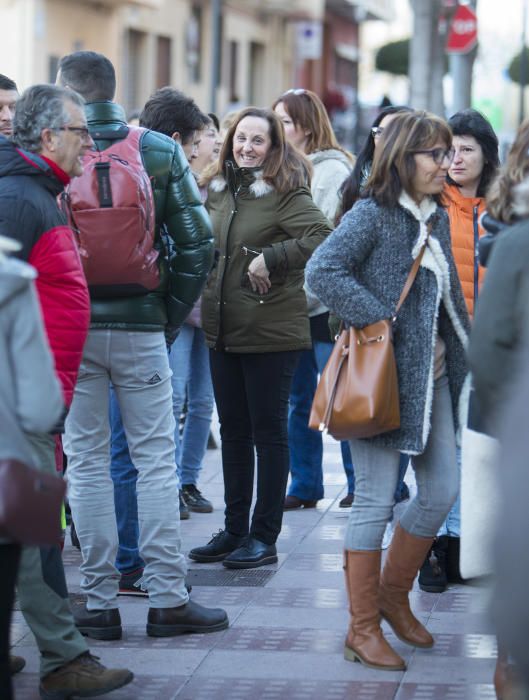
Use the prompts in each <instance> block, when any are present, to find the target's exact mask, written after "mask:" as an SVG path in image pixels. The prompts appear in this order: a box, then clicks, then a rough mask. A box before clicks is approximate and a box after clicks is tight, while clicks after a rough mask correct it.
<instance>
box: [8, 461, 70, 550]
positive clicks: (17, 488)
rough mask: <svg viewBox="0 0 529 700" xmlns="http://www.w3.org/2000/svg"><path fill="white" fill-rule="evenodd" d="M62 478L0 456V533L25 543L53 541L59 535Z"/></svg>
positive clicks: (57, 538) (38, 543) (62, 493)
mask: <svg viewBox="0 0 529 700" xmlns="http://www.w3.org/2000/svg"><path fill="white" fill-rule="evenodd" d="M65 492H66V484H65V483H64V479H62V478H61V477H60V476H55V475H54V474H46V473H44V472H41V471H38V470H37V469H33V467H28V465H27V464H24V463H23V462H19V461H18V460H16V459H2V460H0V536H1V537H7V538H8V539H10V540H13V541H15V542H20V543H21V544H25V545H54V544H59V541H60V539H61V505H62V501H63V498H64V494H65Z"/></svg>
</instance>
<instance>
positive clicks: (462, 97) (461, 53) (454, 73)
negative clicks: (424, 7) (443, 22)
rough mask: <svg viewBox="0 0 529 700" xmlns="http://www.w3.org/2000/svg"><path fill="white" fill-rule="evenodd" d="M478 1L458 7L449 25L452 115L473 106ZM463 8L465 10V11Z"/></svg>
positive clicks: (448, 48)
mask: <svg viewBox="0 0 529 700" xmlns="http://www.w3.org/2000/svg"><path fill="white" fill-rule="evenodd" d="M476 1H477V0H474V1H473V2H471V3H469V4H467V5H465V6H461V5H459V6H457V7H456V8H455V12H454V13H453V15H452V18H451V21H450V25H449V36H448V41H447V53H448V54H449V59H450V61H449V62H450V75H451V77H452V85H453V95H452V114H453V113H455V112H459V111H461V110H463V109H468V107H470V106H471V104H472V70H473V65H474V59H475V57H476V44H477V19H476V14H475V10H476ZM461 7H464V8H465V9H464V11H462V10H461ZM458 15H459V16H458ZM461 49H463V50H461Z"/></svg>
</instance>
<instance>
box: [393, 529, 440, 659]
mask: <svg viewBox="0 0 529 700" xmlns="http://www.w3.org/2000/svg"><path fill="white" fill-rule="evenodd" d="M432 541H433V538H431V537H415V536H414V535H410V533H409V532H406V530H404V528H402V527H401V526H400V525H397V527H396V528H395V532H394V534H393V539H392V540H391V544H390V546H389V549H388V554H387V558H386V561H385V562H384V569H383V570H382V575H381V577H380V596H379V603H380V614H381V615H382V617H383V618H384V619H385V620H387V621H388V622H389V624H390V625H391V626H392V628H393V631H394V632H395V634H396V635H397V637H398V638H399V639H400V640H402V641H403V642H406V643H407V644H411V645H412V646H414V647H421V648H425V649H428V648H430V647H432V646H433V644H434V640H433V637H432V635H431V634H430V633H429V632H428V630H427V629H426V627H424V625H423V624H421V623H420V622H419V620H418V619H417V618H416V617H415V616H414V614H413V613H412V611H411V609H410V602H409V599H408V593H409V592H410V591H411V588H412V586H413V581H414V579H415V577H416V576H417V571H418V570H419V567H420V566H421V564H422V563H423V561H424V557H425V556H426V552H427V551H428V550H429V549H430V547H431V545H432Z"/></svg>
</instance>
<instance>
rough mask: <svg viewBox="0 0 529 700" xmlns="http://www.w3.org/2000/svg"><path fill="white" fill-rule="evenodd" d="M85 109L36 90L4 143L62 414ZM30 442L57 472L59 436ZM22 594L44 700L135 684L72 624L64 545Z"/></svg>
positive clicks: (5, 171) (10, 228)
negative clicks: (72, 213)
mask: <svg viewBox="0 0 529 700" xmlns="http://www.w3.org/2000/svg"><path fill="white" fill-rule="evenodd" d="M83 106H84V102H83V100H82V98H81V97H79V95H77V94H75V93H73V92H69V91H66V90H64V89H62V88H58V87H56V86H51V85H36V86H34V87H32V88H30V89H29V90H27V91H26V92H25V93H24V94H23V95H22V97H21V98H20V99H19V101H18V103H17V112H15V116H14V119H13V134H12V138H13V141H14V143H13V142H11V141H9V140H8V139H7V138H5V135H6V131H8V129H6V128H5V126H6V121H7V120H5V119H4V121H3V126H4V129H3V134H4V136H0V235H5V236H9V237H12V238H16V239H17V240H18V241H19V242H20V243H21V245H22V249H21V251H20V253H19V254H18V255H19V257H21V258H22V259H24V260H26V261H28V262H29V263H30V264H31V265H33V266H34V267H35V268H36V270H37V272H38V279H37V292H38V297H39V301H40V306H41V309H42V315H43V319H44V326H45V329H46V333H47V336H48V341H49V344H50V347H51V350H52V353H53V357H54V361H55V370H56V372H57V374H58V376H59V378H60V380H61V383H62V388H63V395H64V403H65V407H68V406H69V405H70V403H71V400H72V396H73V389H74V386H75V382H76V378H77V371H78V369H79V364H80V362H81V356H82V351H83V345H84V342H85V339H86V335H87V332H88V323H89V319H90V303H89V297H88V290H87V287H86V281H85V279H84V274H83V271H82V268H81V262H80V259H79V254H78V252H77V248H76V246H75V243H74V241H73V237H72V231H71V230H70V228H69V227H68V226H67V225H66V220H65V218H64V216H63V214H62V212H61V210H60V209H59V207H58V205H57V197H58V196H59V195H60V194H61V192H62V191H63V189H64V187H65V186H66V184H67V183H68V182H69V181H70V178H71V177H75V176H77V175H80V174H81V173H82V163H81V156H82V155H83V153H84V152H85V151H86V150H87V149H88V148H90V147H91V145H92V139H91V138H90V135H89V134H88V129H87V126H86V119H85V116H84V109H83ZM4 113H5V110H4V112H3V114H4ZM21 145H22V146H23V147H20V146H21ZM65 412H66V410H65ZM60 430H61V426H57V431H60ZM28 439H29V441H30V443H31V446H32V448H33V451H34V454H35V458H36V459H35V461H36V463H37V464H38V465H39V466H40V468H41V469H42V470H48V471H51V472H54V471H55V441H54V437H53V435H48V434H40V433H39V434H35V433H33V434H29V435H28ZM18 593H19V599H20V605H21V610H22V612H23V614H24V617H25V618H26V621H27V623H28V624H29V626H30V628H31V630H32V632H33V633H34V635H35V637H36V639H37V643H38V646H39V650H40V652H41V686H40V692H41V695H42V697H52V696H53V697H59V696H60V697H67V696H68V697H69V694H70V693H74V692H76V694H77V693H78V694H82V695H83V697H90V696H91V695H101V694H104V693H106V692H108V691H110V690H113V689H115V688H119V687H121V686H123V685H125V684H127V683H129V682H130V681H131V680H132V674H131V673H130V671H126V670H124V669H123V670H120V669H118V670H108V669H105V667H104V666H102V665H101V664H100V663H99V662H98V661H97V660H96V658H95V657H93V656H92V655H91V654H90V652H89V651H88V647H87V645H86V642H85V640H84V639H83V637H82V636H81V635H80V634H79V632H78V631H77V629H76V627H75V624H74V620H73V616H72V612H71V609H70V605H69V601H68V591H67V589H66V580H65V577H64V569H63V565H62V560H61V554H60V550H59V547H58V546H57V547H46V548H40V549H38V548H36V547H30V548H26V549H25V550H24V553H23V555H22V559H21V564H20V572H19V581H18Z"/></svg>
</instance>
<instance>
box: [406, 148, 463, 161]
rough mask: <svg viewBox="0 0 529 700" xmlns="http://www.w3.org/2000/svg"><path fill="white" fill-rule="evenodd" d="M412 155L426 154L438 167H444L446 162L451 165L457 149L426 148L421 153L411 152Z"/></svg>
mask: <svg viewBox="0 0 529 700" xmlns="http://www.w3.org/2000/svg"><path fill="white" fill-rule="evenodd" d="M411 153H425V154H427V155H429V156H430V157H431V159H432V160H433V162H434V163H435V164H436V165H442V164H443V163H444V161H445V160H448V163H451V162H452V161H453V160H454V156H455V153H456V151H455V148H425V149H423V150H420V151H411Z"/></svg>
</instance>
